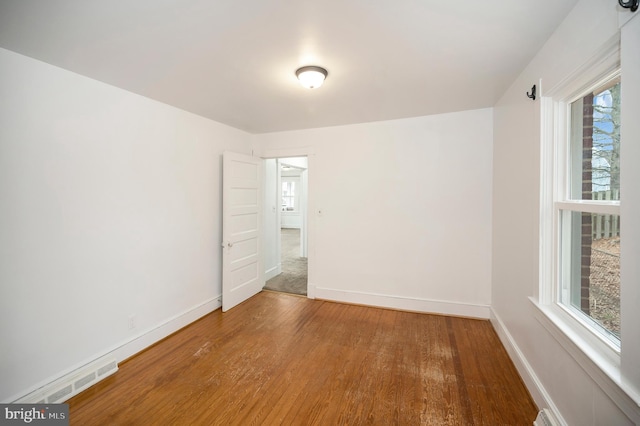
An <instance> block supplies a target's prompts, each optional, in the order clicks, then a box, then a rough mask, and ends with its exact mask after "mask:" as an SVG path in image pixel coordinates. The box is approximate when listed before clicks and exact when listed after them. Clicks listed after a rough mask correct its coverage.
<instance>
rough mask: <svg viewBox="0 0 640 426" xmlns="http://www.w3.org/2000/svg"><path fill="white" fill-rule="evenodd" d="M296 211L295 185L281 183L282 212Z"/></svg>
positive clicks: (286, 182)
mask: <svg viewBox="0 0 640 426" xmlns="http://www.w3.org/2000/svg"><path fill="white" fill-rule="evenodd" d="M295 210H296V183H295V182H292V181H283V182H282V211H295Z"/></svg>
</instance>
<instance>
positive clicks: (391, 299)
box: [313, 287, 490, 319]
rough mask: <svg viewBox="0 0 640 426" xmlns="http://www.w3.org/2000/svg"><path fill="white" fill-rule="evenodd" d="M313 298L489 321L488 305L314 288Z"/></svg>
mask: <svg viewBox="0 0 640 426" xmlns="http://www.w3.org/2000/svg"><path fill="white" fill-rule="evenodd" d="M313 298H316V299H324V300H331V301H335V302H345V303H354V304H358V305H368V306H378V307H381V308H391V309H399V310H403V311H413V312H425V313H432V314H441V315H454V316H460V317H470V318H481V319H489V315H490V307H489V306H488V305H474V304H468V303H457V302H444V301H440V300H429V299H417V298H410V297H405V296H394V295H387V294H376V293H365V292H357V291H345V290H336V289H332V288H326V287H314V291H313Z"/></svg>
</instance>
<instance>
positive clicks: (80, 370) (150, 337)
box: [3, 295, 222, 403]
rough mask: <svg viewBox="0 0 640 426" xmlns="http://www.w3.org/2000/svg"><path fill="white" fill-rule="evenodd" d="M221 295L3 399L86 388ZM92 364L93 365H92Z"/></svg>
mask: <svg viewBox="0 0 640 426" xmlns="http://www.w3.org/2000/svg"><path fill="white" fill-rule="evenodd" d="M221 301H222V296H221V295H220V296H216V297H213V298H211V299H209V300H206V301H205V302H203V303H201V304H199V305H196V306H193V307H191V308H189V309H187V310H185V311H183V312H181V313H179V314H176V315H174V316H172V317H170V318H168V319H166V320H165V321H163V322H162V323H160V324H158V325H156V326H155V327H152V328H149V329H147V330H145V331H143V332H141V333H140V334H138V335H136V336H133V337H131V338H130V339H128V340H126V341H124V342H122V343H120V344H117V345H115V346H112V347H111V348H108V349H106V350H105V351H103V352H101V353H99V354H96V355H95V356H93V357H91V358H90V359H87V360H85V361H83V362H81V363H78V364H76V365H74V366H72V367H71V368H69V369H67V370H64V371H62V372H60V373H58V374H57V375H54V376H52V377H50V378H48V379H46V380H44V381H43V382H40V383H38V384H37V385H36V386H32V387H31V388H29V389H26V390H24V391H23V392H20V393H19V394H17V395H14V396H13V397H12V398H10V399H8V400H7V401H3V402H6V403H12V402H32V403H35V402H41V401H46V402H62V401H63V400H67V399H69V398H70V397H71V396H73V395H75V394H77V393H78V392H80V391H82V390H84V389H86V388H87V387H89V386H90V385H93V384H95V383H97V382H98V381H100V380H102V379H104V378H106V377H107V376H108V375H110V374H113V373H114V372H115V371H116V370H117V368H118V367H117V363H120V362H122V361H124V360H125V359H127V358H129V357H131V356H133V355H135V354H137V353H138V352H140V351H142V350H144V349H146V348H148V347H149V346H151V345H153V344H154V343H156V342H158V341H160V340H162V339H164V338H165V337H167V336H169V335H170V334H172V333H175V332H176V331H178V330H180V329H181V328H183V327H185V326H187V325H189V324H191V323H192V322H194V321H195V320H197V319H199V318H201V317H203V316H204V315H206V314H208V313H210V312H213V311H215V310H216V309H218V308H220V307H221V306H222V303H221ZM102 364H105V365H108V366H109V367H111V369H110V370H109V374H98V373H96V376H95V380H94V381H91V380H88V379H87V380H86V384H85V383H84V382H81V383H80V385H82V386H79V385H78V384H77V379H78V378H79V377H80V376H82V378H83V377H85V376H86V375H87V374H90V372H91V371H94V370H96V371H97V370H100V369H101V368H103V366H102ZM114 364H115V365H114ZM94 367H95V368H94ZM58 389H59V390H64V392H62V396H61V397H63V398H64V399H63V400H60V399H59V398H58V399H56V398H57V397H56V395H57V394H59V393H60V392H56V390H58Z"/></svg>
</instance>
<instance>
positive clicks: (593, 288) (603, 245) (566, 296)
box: [560, 211, 620, 344]
mask: <svg viewBox="0 0 640 426" xmlns="http://www.w3.org/2000/svg"><path fill="white" fill-rule="evenodd" d="M561 216H562V222H561V226H562V240H561V250H562V259H561V286H560V287H561V288H560V292H561V294H560V303H562V304H563V305H565V306H567V307H569V308H571V309H572V310H574V311H576V312H580V313H581V314H580V315H585V316H586V317H587V318H589V319H590V320H592V321H594V322H595V325H596V327H597V328H599V329H602V330H601V331H603V332H604V333H605V334H606V335H608V336H609V337H610V338H611V339H612V340H613V341H614V342H616V343H617V344H619V339H620V216H618V215H598V214H592V213H582V212H569V211H563V212H562V215H561Z"/></svg>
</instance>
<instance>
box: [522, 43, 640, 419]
mask: <svg viewBox="0 0 640 426" xmlns="http://www.w3.org/2000/svg"><path fill="white" fill-rule="evenodd" d="M615 73H617V74H618V76H619V74H620V42H619V37H617V36H615V37H612V38H611V39H610V40H609V41H608V42H606V43H604V44H603V46H602V47H601V48H600V49H599V50H598V52H596V54H595V55H594V56H593V57H592V59H591V60H590V61H588V62H587V63H585V64H583V66H581V67H579V68H578V69H577V70H576V71H574V72H573V73H571V74H570V75H568V76H567V77H566V78H564V79H563V80H561V81H560V82H559V83H558V84H556V85H555V86H554V87H553V88H552V89H551V90H543V88H544V86H543V84H542V83H543V82H542V80H540V81H539V87H540V89H541V90H540V94H541V98H540V105H539V106H540V110H539V113H540V136H541V144H540V231H539V232H540V233H539V242H540V244H539V271H538V272H539V277H538V278H539V282H538V285H537V286H536V288H535V290H534V294H533V297H531V298H530V301H531V302H532V304H533V305H534V306H535V308H536V310H535V315H534V316H535V318H536V319H537V320H538V322H539V323H540V324H541V325H542V326H543V327H544V328H545V329H546V330H547V331H549V332H550V334H551V335H552V336H553V337H554V339H555V340H556V341H557V342H558V343H559V344H560V345H561V346H562V347H563V348H564V349H565V350H566V351H567V352H568V353H569V354H570V355H571V356H572V357H573V358H574V359H575V360H576V361H577V362H578V364H579V365H580V366H581V367H582V368H583V369H584V370H585V371H586V372H587V373H588V374H589V376H591V377H592V378H593V379H594V380H595V381H596V383H598V385H599V386H600V387H601V388H603V389H606V390H607V392H611V393H612V394H615V395H618V397H619V398H618V397H616V398H615V399H616V401H617V402H616V403H617V404H621V405H620V406H621V408H622V406H624V407H625V408H624V411H627V412H634V411H635V409H637V405H640V394H638V393H637V392H635V390H634V388H633V387H630V386H629V385H627V384H626V382H625V380H624V379H623V377H622V372H621V357H622V356H624V355H623V354H622V353H621V348H618V347H616V346H615V345H612V344H611V342H610V341H609V339H607V338H606V337H604V336H600V335H599V334H597V333H594V332H592V331H591V330H590V328H589V327H588V326H587V325H586V324H584V322H583V321H581V320H580V318H576V316H574V315H572V314H571V313H570V312H569V310H568V309H566V308H565V307H564V306H562V305H560V304H559V303H557V302H556V294H557V293H556V291H557V283H558V280H556V277H557V276H558V274H559V268H558V262H557V261H556V259H557V257H558V255H559V253H560V251H559V250H560V247H559V245H560V238H559V235H558V232H559V229H558V224H559V214H560V211H561V210H562V209H564V210H569V211H580V212H582V211H587V212H593V213H603V214H617V215H620V202H619V201H606V202H603V201H598V202H593V201H591V200H567V199H563V200H558V199H557V194H561V193H563V192H562V191H563V190H565V188H562V187H560V185H562V184H564V183H565V180H564V179H562V180H561V179H559V178H560V176H561V173H564V171H565V170H563V169H558V167H556V166H557V165H559V164H561V165H563V167H566V166H564V165H565V164H567V165H568V163H567V162H566V161H564V159H565V158H563V157H565V156H567V155H568V153H566V152H562V153H561V152H558V151H559V150H558V149H556V144H557V141H558V140H559V138H561V137H563V138H566V137H568V131H569V129H568V123H567V114H566V108H568V106H569V105H570V102H573V101H574V100H576V99H578V98H579V97H580V95H581V94H582V93H584V92H585V90H588V89H589V88H593V87H598V83H602V82H604V81H605V80H608V79H609V78H612V77H613V75H614V74H615ZM567 148H568V145H567ZM566 189H568V188H566ZM565 193H566V192H565ZM621 285H622V283H621ZM622 350H624V349H623V348H622ZM633 405H636V407H635V408H634V407H633Z"/></svg>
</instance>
